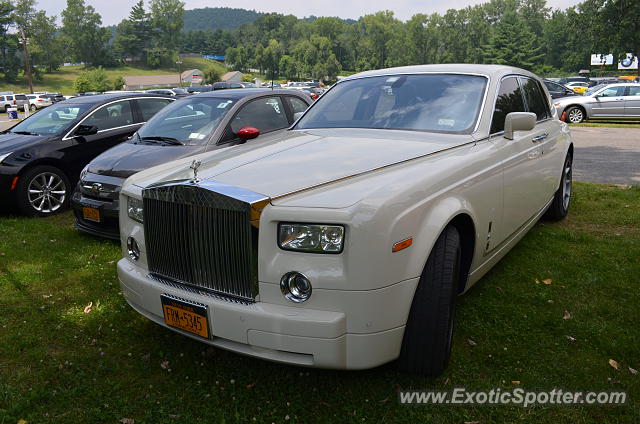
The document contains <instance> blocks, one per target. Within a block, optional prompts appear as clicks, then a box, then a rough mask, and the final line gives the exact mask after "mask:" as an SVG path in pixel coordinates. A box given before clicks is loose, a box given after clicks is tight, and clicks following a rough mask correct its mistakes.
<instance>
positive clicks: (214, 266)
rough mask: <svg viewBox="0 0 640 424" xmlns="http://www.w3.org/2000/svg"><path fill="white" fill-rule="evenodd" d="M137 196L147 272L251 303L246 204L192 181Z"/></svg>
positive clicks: (252, 269)
mask: <svg viewBox="0 0 640 424" xmlns="http://www.w3.org/2000/svg"><path fill="white" fill-rule="evenodd" d="M143 197H144V227H145V239H146V248H147V258H148V265H149V271H150V272H151V274H152V275H153V276H156V277H160V278H165V279H169V280H172V281H174V282H178V283H181V284H186V285H188V286H192V287H195V288H198V289H201V290H205V291H209V292H212V293H216V294H219V295H222V296H227V297H231V298H234V299H240V300H243V301H254V299H255V296H256V295H257V260H256V258H257V254H256V253H257V238H258V234H257V231H258V230H257V228H254V227H252V226H251V223H250V219H251V205H250V204H248V203H245V202H242V201H240V200H236V199H233V198H230V197H228V196H224V195H222V194H219V193H215V192H212V191H210V190H207V189H205V188H201V187H198V186H194V185H172V186H168V187H157V188H153V189H147V190H145V191H144V196H143Z"/></svg>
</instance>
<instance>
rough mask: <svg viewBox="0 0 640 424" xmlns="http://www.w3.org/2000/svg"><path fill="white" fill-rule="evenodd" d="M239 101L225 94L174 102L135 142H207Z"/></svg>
mask: <svg viewBox="0 0 640 424" xmlns="http://www.w3.org/2000/svg"><path fill="white" fill-rule="evenodd" d="M234 103H235V100H233V99H226V98H221V97H201V96H194V97H187V98H184V99H181V100H180V101H177V102H174V103H171V104H170V105H168V106H167V107H165V108H164V109H162V110H161V111H160V112H158V113H157V114H156V115H155V116H154V117H153V118H151V119H150V120H149V121H148V122H147V123H146V125H144V126H143V127H142V128H140V130H139V131H138V137H135V138H133V139H132V142H134V143H137V142H140V141H142V142H145V143H154V144H189V145H196V144H203V143H206V142H207V140H208V138H209V135H211V133H213V131H214V130H215V129H216V128H217V127H218V125H219V124H220V121H221V120H222V118H224V116H225V115H226V114H227V113H228V112H229V110H230V109H231V107H232V106H233V104H234Z"/></svg>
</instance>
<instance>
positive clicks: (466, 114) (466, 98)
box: [296, 74, 487, 134]
mask: <svg viewBox="0 0 640 424" xmlns="http://www.w3.org/2000/svg"><path fill="white" fill-rule="evenodd" d="M486 86H487V79H486V78H485V77H481V76H474V75H461V74H419V75H393V76H379V77H370V78H360V79H354V80H350V81H345V82H341V83H338V84H337V85H336V86H334V87H333V88H332V89H331V90H329V91H328V92H327V93H326V94H325V95H324V96H323V97H322V99H321V100H320V101H318V102H317V103H316V104H315V105H314V106H312V107H311V108H310V109H309V111H308V112H307V113H306V114H305V115H304V116H303V117H302V118H301V119H300V121H298V124H297V125H296V128H299V129H308V128H375V129H399V130H414V131H429V132H442V133H454V134H466V133H470V132H472V131H473V129H474V126H475V123H476V122H477V119H478V114H479V111H480V107H481V105H482V101H483V98H484V93H485V89H486Z"/></svg>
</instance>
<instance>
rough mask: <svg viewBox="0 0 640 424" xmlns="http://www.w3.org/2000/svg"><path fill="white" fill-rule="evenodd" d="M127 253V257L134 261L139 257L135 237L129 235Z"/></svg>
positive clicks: (138, 248)
mask: <svg viewBox="0 0 640 424" xmlns="http://www.w3.org/2000/svg"><path fill="white" fill-rule="evenodd" d="M127 253H129V257H130V258H131V259H133V260H134V261H137V260H138V259H140V247H138V242H137V241H136V239H134V238H133V237H131V236H129V238H128V239H127Z"/></svg>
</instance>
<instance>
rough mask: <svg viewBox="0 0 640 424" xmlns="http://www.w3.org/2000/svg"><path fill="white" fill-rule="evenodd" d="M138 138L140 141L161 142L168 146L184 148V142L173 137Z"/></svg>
mask: <svg viewBox="0 0 640 424" xmlns="http://www.w3.org/2000/svg"><path fill="white" fill-rule="evenodd" d="M138 138H139V139H140V140H142V141H161V142H163V143H166V144H170V145H173V146H184V142H182V141H180V140H178V139H177V138H173V137H161V136H152V137H140V136H138Z"/></svg>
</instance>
